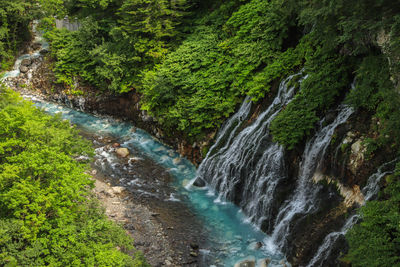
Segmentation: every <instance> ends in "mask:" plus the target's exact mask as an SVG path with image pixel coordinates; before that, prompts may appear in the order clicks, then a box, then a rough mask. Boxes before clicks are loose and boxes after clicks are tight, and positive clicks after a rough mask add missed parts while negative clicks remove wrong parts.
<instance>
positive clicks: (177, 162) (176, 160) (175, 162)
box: [172, 158, 181, 164]
mask: <svg viewBox="0 0 400 267" xmlns="http://www.w3.org/2000/svg"><path fill="white" fill-rule="evenodd" d="M172 162H173V163H174V164H179V163H180V162H181V158H174V159H173V161H172Z"/></svg>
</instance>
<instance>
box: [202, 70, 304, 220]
mask: <svg viewBox="0 0 400 267" xmlns="http://www.w3.org/2000/svg"><path fill="white" fill-rule="evenodd" d="M301 75H302V74H301V73H298V74H295V75H292V76H290V77H288V78H287V79H285V80H284V81H282V83H281V84H280V86H279V90H278V93H277V96H276V97H275V99H274V100H273V102H272V104H271V105H270V106H269V107H268V109H267V110H266V111H264V112H263V113H262V114H260V115H259V116H258V118H257V119H256V121H255V122H254V123H252V124H251V125H249V126H248V127H245V128H243V125H242V122H243V120H245V119H246V118H247V117H248V116H249V112H250V105H251V104H250V103H249V101H248V99H246V100H245V101H244V103H243V105H242V106H241V108H240V109H239V111H238V112H237V113H236V114H235V115H234V116H233V117H232V118H231V119H230V120H229V121H227V123H226V124H225V126H224V127H223V128H222V129H221V130H220V133H219V135H218V137H217V140H216V143H215V144H214V146H213V147H212V148H211V149H210V152H209V153H208V155H207V157H206V159H205V160H204V161H203V163H202V164H201V165H200V167H199V170H198V177H200V178H201V179H204V180H205V181H207V183H208V184H209V185H210V186H211V187H212V189H213V190H215V191H217V192H218V194H219V196H218V198H219V199H220V200H229V201H234V202H235V203H238V204H239V205H240V207H241V208H242V209H243V211H244V213H245V214H247V215H248V216H251V217H250V218H249V219H250V220H251V221H252V222H253V223H255V224H256V225H257V226H259V227H261V226H262V225H263V224H265V223H268V222H269V221H270V220H271V216H270V214H271V212H270V208H271V206H272V205H271V201H272V200H273V199H274V194H275V188H276V186H277V184H278V183H279V182H280V180H281V179H284V178H286V174H285V166H284V149H283V147H282V146H280V145H279V144H277V143H275V142H273V141H272V138H271V135H270V134H269V125H270V123H271V121H272V120H273V118H275V116H276V115H277V114H278V113H279V111H281V110H282V108H283V107H284V106H285V105H287V104H288V103H289V102H290V100H291V99H292V97H293V95H294V93H295V86H292V87H289V86H288V84H289V82H290V81H291V80H292V79H293V78H295V77H297V76H300V77H301ZM242 128H243V129H242ZM216 150H218V152H215V151H216Z"/></svg>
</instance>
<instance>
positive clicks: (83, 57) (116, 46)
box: [46, 0, 189, 93]
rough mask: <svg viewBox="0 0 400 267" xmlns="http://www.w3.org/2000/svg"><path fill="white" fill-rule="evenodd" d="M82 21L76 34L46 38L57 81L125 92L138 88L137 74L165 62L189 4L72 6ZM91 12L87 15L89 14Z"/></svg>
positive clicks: (135, 1)
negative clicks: (84, 83) (77, 8)
mask: <svg viewBox="0 0 400 267" xmlns="http://www.w3.org/2000/svg"><path fill="white" fill-rule="evenodd" d="M75 5H77V6H79V7H80V8H81V9H80V11H79V12H77V15H78V16H84V14H87V13H90V15H89V16H85V17H84V18H82V20H81V28H80V29H79V30H78V31H76V32H68V31H66V30H58V29H54V30H52V31H50V32H48V33H47V34H46V37H47V38H48V39H49V40H50V42H51V48H52V54H53V56H54V57H55V58H56V59H57V62H56V64H55V72H56V76H57V78H58V82H60V83H65V84H67V85H69V86H72V85H73V84H74V80H75V78H76V77H77V76H79V77H81V78H82V79H83V80H84V81H86V82H89V83H91V84H93V85H95V86H97V87H99V88H100V89H108V90H111V91H113V92H116V93H125V92H128V91H130V90H132V89H133V88H136V87H138V86H139V85H140V80H141V76H140V74H141V73H142V72H144V71H146V70H150V69H151V68H152V67H153V66H154V64H156V63H157V62H159V61H160V60H161V59H163V57H164V55H165V54H166V53H167V52H168V51H169V49H170V47H171V45H173V43H174V42H173V41H172V40H174V39H179V35H180V33H179V31H177V29H176V27H177V26H178V25H179V24H180V21H181V19H182V18H183V17H184V16H185V15H186V13H185V10H186V9H187V8H188V5H189V3H188V1H186V0H179V1H172V2H171V1H164V0H162V1H161V0H160V1H154V0H152V1H150V0H125V1H100V2H99V1H76V3H75ZM93 9H94V12H89V11H90V10H92V11H93Z"/></svg>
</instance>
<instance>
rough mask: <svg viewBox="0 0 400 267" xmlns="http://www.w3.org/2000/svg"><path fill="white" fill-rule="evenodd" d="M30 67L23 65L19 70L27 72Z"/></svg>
mask: <svg viewBox="0 0 400 267" xmlns="http://www.w3.org/2000/svg"><path fill="white" fill-rule="evenodd" d="M28 70H29V69H28V67H27V66H21V67H19V71H20V72H22V73H26V72H28Z"/></svg>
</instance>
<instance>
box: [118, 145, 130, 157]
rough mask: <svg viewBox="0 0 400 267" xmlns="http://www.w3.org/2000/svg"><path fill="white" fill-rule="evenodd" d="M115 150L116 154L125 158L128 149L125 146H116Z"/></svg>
mask: <svg viewBox="0 0 400 267" xmlns="http://www.w3.org/2000/svg"><path fill="white" fill-rule="evenodd" d="M115 152H116V153H117V155H118V156H120V157H122V158H126V157H127V156H129V150H128V149H127V148H126V147H120V148H117V150H116V151H115Z"/></svg>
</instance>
